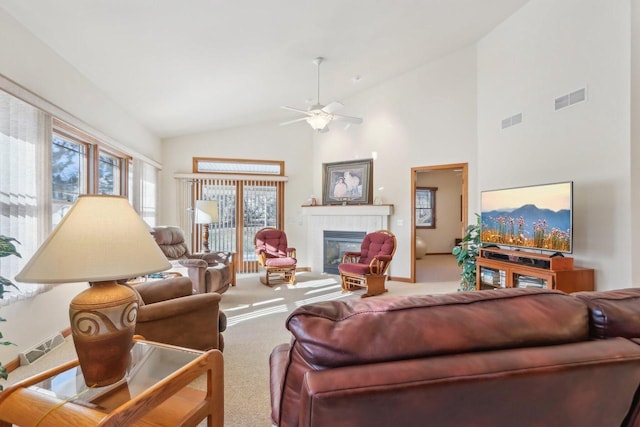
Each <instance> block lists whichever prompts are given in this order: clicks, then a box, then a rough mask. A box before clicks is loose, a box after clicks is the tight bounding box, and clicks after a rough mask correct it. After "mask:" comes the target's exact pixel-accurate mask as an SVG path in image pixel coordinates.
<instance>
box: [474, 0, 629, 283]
mask: <svg viewBox="0 0 640 427" xmlns="http://www.w3.org/2000/svg"><path fill="white" fill-rule="evenodd" d="M629 13H630V10H629V2H628V1H614V2H611V1H606V2H605V1H601V0H565V1H561V2H558V1H553V0H533V1H531V2H529V3H528V4H526V5H525V6H524V7H523V8H522V9H520V10H519V11H518V12H516V14H514V15H513V16H512V17H511V18H510V19H508V20H507V21H505V22H504V23H503V24H502V25H500V26H499V27H498V28H496V29H495V30H494V31H492V32H491V33H490V34H489V35H488V36H486V37H485V38H484V39H483V40H482V41H480V43H479V44H478V82H477V83H478V170H479V172H480V173H479V175H478V186H479V190H484V189H492V188H501V187H513V186H519V185H531V184H540V183H549V182H559V181H567V180H571V181H574V257H575V259H576V263H577V264H578V265H584V266H588V267H592V268H595V269H596V286H597V288H598V289H613V288H621V287H628V286H631V285H632V282H631V257H630V250H629V249H630V247H631V241H630V235H631V233H630V229H631V215H630V212H631V210H630V202H629V199H630V197H629V194H630V191H631V187H630V162H629V152H630V136H629V129H630V112H629V103H630V96H629V92H630V83H629V82H630V19H629ZM585 86H586V87H587V91H588V101H587V102H583V103H580V104H576V105H574V106H571V107H569V108H566V109H563V110H560V111H558V112H554V110H553V107H554V99H555V98H556V97H558V96H561V95H564V94H567V93H569V92H572V91H574V90H576V89H579V88H582V87H585ZM518 112H522V113H523V123H522V124H520V125H516V126H514V127H511V128H508V129H506V130H504V131H503V130H501V129H500V123H501V120H502V119H503V118H505V117H508V116H511V115H513V114H516V113H518ZM636 191H637V190H636Z"/></svg>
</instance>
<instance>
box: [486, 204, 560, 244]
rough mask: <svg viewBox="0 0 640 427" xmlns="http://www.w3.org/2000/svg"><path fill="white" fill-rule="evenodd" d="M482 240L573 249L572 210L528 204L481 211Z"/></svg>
mask: <svg viewBox="0 0 640 427" xmlns="http://www.w3.org/2000/svg"><path fill="white" fill-rule="evenodd" d="M481 219H482V241H483V242H485V243H495V244H504V245H511V246H524V247H531V248H537V249H547V250H553V251H563V252H568V251H571V211H570V210H569V209H561V210H559V211H552V210H550V209H540V208H538V207H537V206H535V205H532V204H527V205H523V206H521V207H519V208H517V209H513V210H507V209H504V210H502V209H498V210H492V211H487V212H482V215H481Z"/></svg>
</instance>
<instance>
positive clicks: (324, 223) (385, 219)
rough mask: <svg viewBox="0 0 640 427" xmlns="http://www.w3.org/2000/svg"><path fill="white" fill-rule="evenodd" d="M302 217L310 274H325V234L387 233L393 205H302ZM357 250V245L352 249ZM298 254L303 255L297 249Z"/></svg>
mask: <svg viewBox="0 0 640 427" xmlns="http://www.w3.org/2000/svg"><path fill="white" fill-rule="evenodd" d="M302 214H303V215H304V216H305V217H306V219H307V246H306V248H305V249H304V251H306V252H304V253H305V255H306V256H307V259H308V260H309V264H310V266H311V271H317V272H324V271H325V267H324V231H331V230H333V231H357V232H359V233H361V234H366V233H371V232H374V231H377V230H389V229H390V228H389V226H390V225H391V215H392V214H393V206H392V205H347V206H340V205H330V206H322V205H320V206H303V207H302ZM360 239H361V238H360ZM352 243H353V242H352ZM359 249H360V246H358V247H357V248H356V249H355V250H359ZM301 253H303V252H301V250H300V249H298V254H301ZM338 264H339V263H338ZM335 267H337V265H336V266H335ZM334 271H335V270H334Z"/></svg>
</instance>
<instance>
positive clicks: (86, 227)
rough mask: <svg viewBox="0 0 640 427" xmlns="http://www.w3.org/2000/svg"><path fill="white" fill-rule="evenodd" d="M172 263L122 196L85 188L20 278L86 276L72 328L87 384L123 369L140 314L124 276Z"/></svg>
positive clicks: (113, 378)
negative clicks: (94, 192)
mask: <svg viewBox="0 0 640 427" xmlns="http://www.w3.org/2000/svg"><path fill="white" fill-rule="evenodd" d="M170 267H171V265H170V264H169V261H168V260H167V258H166V257H165V256H164V254H163V253H162V251H161V250H160V247H159V246H158V245H157V244H156V242H155V240H153V237H152V236H151V234H150V232H149V227H148V226H147V224H145V222H144V221H143V220H142V219H141V218H140V216H138V214H137V213H136V211H135V210H134V209H133V207H132V206H131V205H130V204H129V201H128V200H127V199H126V198H125V197H120V196H107V195H84V196H80V197H78V200H77V201H76V203H75V204H74V205H73V206H72V207H71V209H70V210H69V212H68V213H67V214H66V215H65V216H64V218H63V219H62V221H61V222H60V224H58V226H57V227H56V228H55V229H54V230H53V232H52V233H51V234H50V235H49V237H48V238H47V239H46V240H45V242H44V243H43V244H42V245H41V246H40V248H39V249H38V250H37V251H36V253H35V254H34V255H33V257H31V259H30V260H29V262H28V263H27V264H26V265H25V266H24V268H23V269H22V271H20V273H18V275H17V276H16V280H17V281H20V282H28V283H70V282H85V281H86V282H89V283H90V285H91V286H90V287H89V289H87V290H85V291H83V292H81V293H80V294H78V295H77V296H76V297H75V298H73V300H72V301H71V304H70V306H69V318H70V320H71V333H72V336H73V343H74V345H75V348H76V352H77V354H78V361H79V363H80V368H81V369H82V373H83V375H84V379H85V382H86V383H87V386H90V387H91V386H98V387H102V386H106V385H109V384H113V383H115V382H117V381H118V380H120V379H121V378H122V377H124V375H125V373H126V369H127V366H128V364H129V361H130V350H131V346H132V345H133V341H132V338H133V333H134V329H135V325H136V317H137V314H138V299H137V297H136V293H135V292H134V291H133V290H132V289H131V288H129V287H127V286H124V285H120V284H118V283H116V280H119V279H128V278H131V277H137V276H142V275H145V274H149V273H155V272H158V271H163V270H167V269H168V268H170Z"/></svg>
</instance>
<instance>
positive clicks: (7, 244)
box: [0, 235, 22, 390]
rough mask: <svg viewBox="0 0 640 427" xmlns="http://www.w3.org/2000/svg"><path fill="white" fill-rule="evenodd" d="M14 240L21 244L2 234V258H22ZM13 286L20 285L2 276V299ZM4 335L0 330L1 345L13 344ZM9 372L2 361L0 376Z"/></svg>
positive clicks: (0, 280) (4, 377)
mask: <svg viewBox="0 0 640 427" xmlns="http://www.w3.org/2000/svg"><path fill="white" fill-rule="evenodd" d="M12 242H16V243H18V244H20V242H18V241H17V240H16V239H14V238H13V237H7V236H2V235H0V258H3V257H6V256H10V255H15V256H17V257H18V258H22V256H21V255H20V254H19V253H18V251H17V249H16V247H15V245H14V244H13V243H12ZM10 287H13V288H16V289H17V290H19V289H18V287H17V286H16V285H15V284H14V283H13V282H12V281H11V280H9V279H7V278H5V277H2V276H0V299H2V298H4V294H5V292H8V291H9V290H8V288H10ZM5 321H6V319H4V318H2V317H0V322H5ZM3 338H4V337H3V336H2V333H1V332H0V345H13V343H12V342H9V341H6V340H4V339H3ZM8 376H9V375H8V373H7V368H6V367H5V366H3V365H2V363H1V362H0V378H2V379H5V380H6V379H7V378H8ZM2 389H3V387H2V385H0V390H2Z"/></svg>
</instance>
